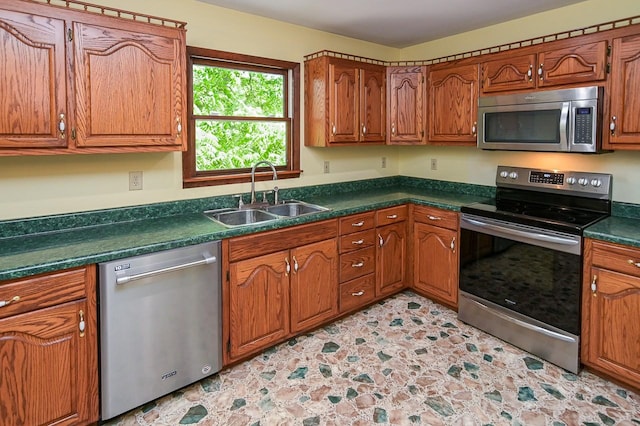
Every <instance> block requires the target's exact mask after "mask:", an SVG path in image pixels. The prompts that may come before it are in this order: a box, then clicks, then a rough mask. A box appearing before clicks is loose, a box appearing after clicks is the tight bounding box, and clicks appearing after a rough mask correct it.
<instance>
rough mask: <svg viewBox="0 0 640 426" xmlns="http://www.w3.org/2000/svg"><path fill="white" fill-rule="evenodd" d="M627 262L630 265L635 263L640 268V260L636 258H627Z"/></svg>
mask: <svg viewBox="0 0 640 426" xmlns="http://www.w3.org/2000/svg"><path fill="white" fill-rule="evenodd" d="M627 262H628V263H629V265H634V266H635V267H636V268H640V262H636V261H635V260H631V259H629V260H627Z"/></svg>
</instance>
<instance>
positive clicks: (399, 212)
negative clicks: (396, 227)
mask: <svg viewBox="0 0 640 426" xmlns="http://www.w3.org/2000/svg"><path fill="white" fill-rule="evenodd" d="M407 216H408V213H407V206H406V205H405V206H396V207H389V208H387V209H382V210H378V211H377V212H376V225H377V226H383V225H389V224H390V223H396V222H402V221H403V220H407Z"/></svg>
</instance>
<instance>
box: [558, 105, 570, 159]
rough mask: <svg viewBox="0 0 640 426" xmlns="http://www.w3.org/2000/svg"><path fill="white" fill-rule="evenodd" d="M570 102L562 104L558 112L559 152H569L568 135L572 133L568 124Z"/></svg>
mask: <svg viewBox="0 0 640 426" xmlns="http://www.w3.org/2000/svg"><path fill="white" fill-rule="evenodd" d="M570 108H571V103H570V102H563V103H562V109H561V110H560V149H561V151H569V150H570V147H569V140H570V138H569V133H570V132H572V131H573V130H572V127H573V126H572V125H571V123H569V110H570Z"/></svg>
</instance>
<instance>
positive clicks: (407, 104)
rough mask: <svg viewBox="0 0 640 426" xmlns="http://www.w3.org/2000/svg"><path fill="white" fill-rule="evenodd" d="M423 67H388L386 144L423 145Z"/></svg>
mask: <svg viewBox="0 0 640 426" xmlns="http://www.w3.org/2000/svg"><path fill="white" fill-rule="evenodd" d="M425 73H426V71H425V67H422V66H416V67H388V68H387V85H388V87H389V89H388V93H389V94H388V99H389V106H388V111H389V115H388V121H387V127H388V128H389V138H388V143H389V144H410V145H419V144H423V143H424V142H425V128H424V80H425Z"/></svg>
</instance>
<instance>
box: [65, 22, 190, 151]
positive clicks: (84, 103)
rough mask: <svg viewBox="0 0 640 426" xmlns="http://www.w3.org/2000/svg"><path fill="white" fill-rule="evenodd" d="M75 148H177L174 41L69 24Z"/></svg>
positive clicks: (179, 76) (177, 47) (179, 101)
mask: <svg viewBox="0 0 640 426" xmlns="http://www.w3.org/2000/svg"><path fill="white" fill-rule="evenodd" d="M74 33H75V36H74V37H75V41H74V43H75V45H74V52H75V58H74V61H75V101H76V121H77V122H76V127H77V141H76V144H77V145H78V146H79V147H108V146H111V147H121V146H175V147H176V149H179V148H180V147H181V146H182V142H183V138H184V134H185V132H184V131H183V130H184V128H185V125H184V116H183V114H184V113H185V108H184V107H185V105H186V104H184V94H185V93H186V85H185V84H186V82H185V77H184V75H185V71H184V69H185V68H184V67H185V61H184V51H183V48H182V44H181V40H180V39H179V38H175V37H169V36H166V37H165V36H161V35H158V34H147V33H142V32H135V31H131V30H122V29H117V28H108V27H101V26H95V25H89V24H84V23H75V24H74Z"/></svg>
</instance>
